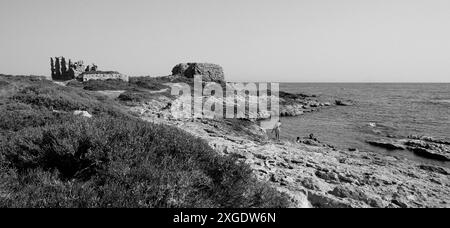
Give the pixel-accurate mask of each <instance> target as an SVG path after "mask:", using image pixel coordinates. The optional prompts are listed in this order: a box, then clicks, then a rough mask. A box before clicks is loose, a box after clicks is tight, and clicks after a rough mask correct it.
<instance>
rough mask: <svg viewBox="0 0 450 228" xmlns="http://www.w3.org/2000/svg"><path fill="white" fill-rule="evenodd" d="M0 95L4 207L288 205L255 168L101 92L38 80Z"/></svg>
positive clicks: (5, 85)
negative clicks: (80, 114) (134, 112)
mask: <svg viewBox="0 0 450 228" xmlns="http://www.w3.org/2000/svg"><path fill="white" fill-rule="evenodd" d="M141 86H142V85H141ZM148 87H151V85H148ZM0 89H1V91H8V92H7V93H0V207H224V208H228V207H233V208H236V207H286V206H288V198H287V197H286V196H285V195H284V194H281V193H279V192H277V191H276V190H274V189H273V188H271V187H268V186H266V185H265V184H263V183H261V182H258V181H257V180H256V179H255V178H254V177H253V175H252V172H251V169H250V168H249V167H248V166H247V165H245V164H241V163H239V162H237V161H236V160H235V159H234V158H232V157H223V156H219V155H218V154H217V153H215V152H214V151H213V150H212V149H211V148H210V147H209V146H208V144H207V143H206V142H204V141H203V140H200V139H198V138H195V137H193V136H191V135H189V134H187V133H185V132H184V131H181V130H179V129H177V128H173V127H169V126H165V125H155V124H152V123H148V122H144V121H141V120H139V119H136V118H134V117H132V116H130V115H128V114H127V113H126V112H124V111H122V108H121V105H120V104H119V103H117V102H114V101H111V100H109V99H107V98H106V97H104V96H101V95H98V94H97V93H95V92H90V91H85V90H82V89H80V88H71V87H62V86H58V85H56V84H53V83H52V82H50V81H47V80H43V79H42V78H38V77H6V76H0ZM74 110H86V111H89V112H90V113H92V114H93V116H94V117H93V118H83V117H76V116H73V115H72V112H73V111H74Z"/></svg>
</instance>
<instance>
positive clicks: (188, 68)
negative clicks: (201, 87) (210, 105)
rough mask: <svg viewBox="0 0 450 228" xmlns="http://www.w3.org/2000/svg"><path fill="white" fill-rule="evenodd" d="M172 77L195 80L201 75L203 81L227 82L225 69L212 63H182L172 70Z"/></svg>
mask: <svg viewBox="0 0 450 228" xmlns="http://www.w3.org/2000/svg"><path fill="white" fill-rule="evenodd" d="M172 75H179V76H184V77H186V78H194V76H196V75H201V76H202V77H203V81H208V82H224V81H225V74H224V73H223V68H222V67H221V66H219V65H217V64H211V63H181V64H178V65H176V66H175V67H174V68H173V69H172Z"/></svg>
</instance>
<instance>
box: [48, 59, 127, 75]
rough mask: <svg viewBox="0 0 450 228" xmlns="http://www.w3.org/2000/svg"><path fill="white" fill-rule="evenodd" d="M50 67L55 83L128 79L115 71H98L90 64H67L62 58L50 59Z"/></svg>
mask: <svg viewBox="0 0 450 228" xmlns="http://www.w3.org/2000/svg"><path fill="white" fill-rule="evenodd" d="M50 67H51V73H52V79H53V80H55V81H68V80H73V79H76V80H79V81H89V80H107V79H119V80H124V81H128V77H127V76H125V75H122V74H120V73H119V72H116V71H99V70H98V67H97V65H95V64H92V65H88V66H85V65H84V62H83V61H77V62H72V60H70V59H69V61H68V62H67V61H66V59H65V58H64V57H55V58H50Z"/></svg>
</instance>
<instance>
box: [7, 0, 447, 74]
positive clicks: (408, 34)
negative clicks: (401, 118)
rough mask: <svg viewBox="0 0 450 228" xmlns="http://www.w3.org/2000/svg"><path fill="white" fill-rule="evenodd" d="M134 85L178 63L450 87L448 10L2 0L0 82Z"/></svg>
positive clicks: (285, 2)
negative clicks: (62, 64) (69, 67)
mask: <svg viewBox="0 0 450 228" xmlns="http://www.w3.org/2000/svg"><path fill="white" fill-rule="evenodd" d="M52 56H65V57H66V58H71V59H72V60H84V61H85V63H95V64H96V65H98V66H99V68H100V70H116V71H119V72H121V73H124V74H127V75H131V76H143V75H150V76H165V75H169V74H170V73H171V69H172V67H173V66H174V65H176V64H178V63H182V62H209V63H216V64H220V65H221V66H223V68H224V70H225V75H226V79H227V80H228V81H270V82H450V1H448V0H189V1H186V0H76V1H75V0H70V1H67V0H39V1H35V0H0V73H4V74H15V75H30V74H33V75H50V63H49V61H50V60H49V58H50V57H52Z"/></svg>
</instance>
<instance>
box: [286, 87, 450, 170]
mask: <svg viewBox="0 0 450 228" xmlns="http://www.w3.org/2000/svg"><path fill="white" fill-rule="evenodd" d="M280 89H281V90H283V91H287V92H291V93H306V94H316V95H319V97H320V99H323V100H330V101H334V99H340V98H343V99H350V100H353V101H354V102H355V103H356V105H355V106H350V107H331V108H326V109H323V110H322V111H319V112H316V113H310V114H306V115H303V116H300V117H294V118H283V120H282V122H283V132H282V137H283V138H285V139H292V140H293V139H295V138H296V137H297V136H299V137H304V136H306V135H308V134H310V133H314V134H315V135H317V137H318V138H319V139H321V140H322V141H323V142H326V143H329V144H332V145H335V146H337V147H338V148H340V149H348V148H358V149H359V150H365V151H375V152H380V153H386V154H395V155H396V156H399V157H404V158H408V159H413V160H417V161H421V162H431V163H439V162H433V161H429V160H427V159H422V158H419V157H417V156H415V155H413V154H412V153H410V152H407V151H386V150H382V149H380V148H375V147H372V146H369V145H367V144H366V143H365V142H364V141H365V140H367V139H369V138H374V137H375V138H377V137H385V136H386V135H399V136H405V137H406V136H408V135H412V134H414V135H427V136H433V137H436V138H442V139H447V140H450V84H311V83H300V84H297V83H292V84H282V85H281V86H280ZM442 165H445V166H449V164H448V163H445V164H442Z"/></svg>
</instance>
